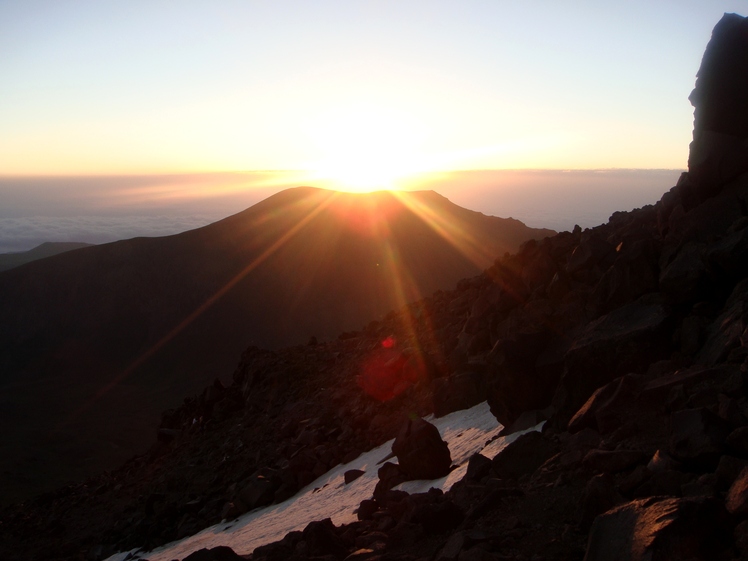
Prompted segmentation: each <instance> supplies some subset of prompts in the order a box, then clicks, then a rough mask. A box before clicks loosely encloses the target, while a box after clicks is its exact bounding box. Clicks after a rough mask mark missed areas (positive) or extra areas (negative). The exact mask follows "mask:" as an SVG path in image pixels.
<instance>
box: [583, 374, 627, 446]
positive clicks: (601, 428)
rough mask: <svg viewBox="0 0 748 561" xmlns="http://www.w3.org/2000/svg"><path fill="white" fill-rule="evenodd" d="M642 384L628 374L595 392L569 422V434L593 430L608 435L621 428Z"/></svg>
mask: <svg viewBox="0 0 748 561" xmlns="http://www.w3.org/2000/svg"><path fill="white" fill-rule="evenodd" d="M640 382H641V381H640V380H639V378H638V377H637V376H636V375H634V374H627V375H626V376H621V377H619V378H616V379H615V380H613V381H612V382H610V383H609V384H606V385H604V386H603V387H601V388H598V389H597V390H595V392H594V393H593V394H592V395H591V396H590V397H589V399H588V400H587V401H586V402H585V403H584V405H582V407H581V408H580V409H579V410H578V411H577V412H576V413H575V414H574V416H573V417H572V418H571V420H570V421H569V432H571V433H575V432H578V431H580V430H582V429H585V428H592V429H596V430H597V431H598V432H600V434H606V433H609V432H612V431H614V430H615V429H617V428H618V427H620V426H621V425H622V424H623V423H624V421H625V419H626V418H627V417H628V415H627V409H629V408H630V404H631V403H632V401H633V399H634V397H635V396H636V395H638V390H639V386H640Z"/></svg>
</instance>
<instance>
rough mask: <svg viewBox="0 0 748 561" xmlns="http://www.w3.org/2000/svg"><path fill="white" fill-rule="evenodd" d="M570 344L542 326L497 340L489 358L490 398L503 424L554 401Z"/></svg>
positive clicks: (494, 410)
mask: <svg viewBox="0 0 748 561" xmlns="http://www.w3.org/2000/svg"><path fill="white" fill-rule="evenodd" d="M568 345H569V342H568V341H564V340H563V338H561V337H558V336H554V335H552V334H551V333H550V332H549V331H548V330H546V329H538V328H534V329H532V330H530V329H529V328H528V329H524V330H519V331H517V332H515V333H513V334H512V336H511V337H507V338H504V339H500V340H499V341H497V342H496V344H495V345H494V347H493V349H491V352H490V353H489V355H488V357H487V358H486V361H487V362H488V365H489V367H488V368H489V370H488V380H487V385H488V390H487V401H488V405H489V407H490V408H491V413H493V415H494V416H495V417H496V418H497V419H498V421H499V422H500V423H501V424H502V425H504V426H509V425H511V424H512V423H513V422H514V421H515V420H516V419H517V418H518V417H519V416H520V415H521V414H522V413H523V412H525V411H529V410H533V409H543V408H545V407H547V406H548V405H549V404H550V402H551V399H552V397H553V391H554V389H555V387H556V384H557V383H558V380H559V379H560V377H561V374H562V372H563V356H564V354H565V352H566V350H567V349H568Z"/></svg>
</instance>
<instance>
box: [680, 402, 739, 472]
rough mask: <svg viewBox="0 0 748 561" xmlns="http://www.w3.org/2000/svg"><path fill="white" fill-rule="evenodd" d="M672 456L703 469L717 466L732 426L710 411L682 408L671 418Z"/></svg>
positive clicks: (701, 408) (700, 408) (702, 408)
mask: <svg viewBox="0 0 748 561" xmlns="http://www.w3.org/2000/svg"><path fill="white" fill-rule="evenodd" d="M670 431H671V433H670V454H671V455H672V456H673V458H675V459H677V460H679V461H682V462H684V463H688V464H692V465H695V466H698V467H702V468H704V469H713V468H715V467H716V466H717V462H718V461H719V457H720V456H721V455H722V453H723V452H724V450H725V444H726V441H727V436H728V435H729V434H730V426H729V425H728V424H727V423H726V422H725V421H724V420H722V419H721V418H719V417H718V416H717V415H715V414H714V413H712V412H711V411H710V410H709V409H706V408H704V407H699V408H697V409H682V410H681V411H676V412H674V413H673V414H672V415H671V416H670Z"/></svg>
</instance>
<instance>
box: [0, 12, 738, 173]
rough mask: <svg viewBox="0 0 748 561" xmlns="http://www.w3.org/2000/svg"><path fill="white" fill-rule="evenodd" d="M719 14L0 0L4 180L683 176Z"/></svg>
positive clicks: (0, 125) (1, 160)
mask: <svg viewBox="0 0 748 561" xmlns="http://www.w3.org/2000/svg"><path fill="white" fill-rule="evenodd" d="M723 12H738V13H742V14H743V15H744V14H745V13H747V12H748V2H746V1H745V0H741V1H736V0H724V1H722V0H720V1H707V0H702V1H694V0H690V1H688V0H687V1H682V0H680V1H678V2H675V1H657V2H653V1H651V0H632V1H629V2H599V1H592V0H589V1H582V0H578V1H564V0H555V1H550V0H545V1H544V0H528V1H523V2H512V1H505V0H490V1H488V0H486V1H479V0H461V1H459V2H457V1H445V0H430V1H428V2H427V1H425V0H424V1H400V0H399V1H365V0H361V1H350V0H348V1H336V2H333V1H330V2H328V1H307V0H297V1H291V0H285V1H284V0H279V1H273V2H259V1H256V2H249V1H238V0H237V1H229V0H224V1H220V2H208V1H193V0H183V1H179V2H176V1H166V0H130V1H128V2H99V1H93V0H81V1H67V0H18V1H16V0H0V175H59V174H133V173H164V172H169V173H182V172H203V171H211V172H214V171H236V170H270V169H274V170H278V169H285V170H288V169H295V170H311V171H313V172H316V173H319V174H322V175H324V174H330V175H331V176H335V177H338V178H340V179H342V180H345V179H346V177H347V176H350V177H351V178H352V180H353V177H354V176H361V175H362V174H363V175H367V174H368V176H369V179H370V181H372V182H374V183H376V182H386V181H387V180H388V178H389V177H388V174H389V175H396V174H398V173H407V172H412V171H423V170H455V169H458V170H459V169H502V168H512V169H518V168H546V169H548V168H555V169H595V168H683V167H685V163H686V158H687V151H688V143H689V141H690V138H691V137H690V135H691V129H692V122H693V111H692V108H691V106H690V104H689V102H688V100H687V96H688V94H689V92H690V90H691V89H692V88H693V85H694V80H695V74H696V71H697V70H698V67H699V63H700V61H701V56H702V54H703V51H704V47H705V46H706V44H707V42H708V40H709V37H710V33H711V30H712V28H713V26H714V25H715V23H716V22H717V21H718V20H719V19H720V17H721V16H722V13H723ZM377 174H381V175H382V176H381V177H379V176H378V175H377Z"/></svg>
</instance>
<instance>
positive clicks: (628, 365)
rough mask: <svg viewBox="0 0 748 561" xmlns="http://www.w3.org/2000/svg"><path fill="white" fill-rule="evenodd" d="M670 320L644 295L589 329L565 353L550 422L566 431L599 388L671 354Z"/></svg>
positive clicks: (658, 305) (661, 309)
mask: <svg viewBox="0 0 748 561" xmlns="http://www.w3.org/2000/svg"><path fill="white" fill-rule="evenodd" d="M669 320H670V317H669V314H668V312H667V311H666V310H665V308H664V306H663V304H662V302H661V301H660V300H659V299H658V298H652V297H649V296H645V297H642V298H640V299H639V300H636V301H634V302H632V303H630V304H627V305H625V306H623V307H621V308H618V309H617V310H614V311H613V312H610V313H609V314H606V315H604V316H602V317H601V318H598V319H597V320H595V321H593V322H591V323H590V324H589V325H587V327H586V328H585V330H584V332H583V333H582V334H581V335H580V336H579V337H577V338H576V339H575V341H574V343H573V344H572V346H571V348H570V349H569V352H567V353H566V356H565V359H564V362H565V371H564V375H563V377H562V378H561V381H560V383H559V387H558V389H557V390H556V394H555V395H554V397H553V405H554V407H555V408H556V411H557V413H556V414H555V415H554V417H553V418H552V419H553V423H552V424H553V425H554V426H558V427H559V428H561V427H565V426H566V425H567V424H568V422H569V420H570V419H571V417H572V416H573V415H574V413H576V412H577V410H578V409H579V408H580V407H581V406H582V405H583V404H584V402H585V401H587V399H588V398H589V397H590V396H591V395H592V394H593V393H594V392H595V390H596V389H597V388H599V387H601V386H604V385H605V384H607V383H608V382H610V381H612V380H614V379H615V378H617V377H618V376H621V375H623V374H626V373H628V372H636V371H640V370H643V369H644V368H645V366H646V365H648V364H650V363H651V362H654V361H656V360H659V359H661V358H664V357H666V356H668V355H669V349H670V340H669V337H668V328H669V323H670V321H669Z"/></svg>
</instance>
